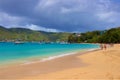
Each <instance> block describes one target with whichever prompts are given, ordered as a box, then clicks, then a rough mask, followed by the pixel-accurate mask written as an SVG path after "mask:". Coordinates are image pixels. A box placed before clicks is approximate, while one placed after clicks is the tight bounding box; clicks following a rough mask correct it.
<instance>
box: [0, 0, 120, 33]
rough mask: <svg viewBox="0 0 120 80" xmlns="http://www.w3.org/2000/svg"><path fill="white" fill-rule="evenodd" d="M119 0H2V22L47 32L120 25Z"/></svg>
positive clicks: (83, 30) (99, 28)
mask: <svg viewBox="0 0 120 80" xmlns="http://www.w3.org/2000/svg"><path fill="white" fill-rule="evenodd" d="M119 18H120V0H0V25H1V26H5V27H6V28H14V27H21V28H29V29H32V30H42V31H47V32H86V31H93V30H105V29H110V28H113V27H119V26H120V20H119Z"/></svg>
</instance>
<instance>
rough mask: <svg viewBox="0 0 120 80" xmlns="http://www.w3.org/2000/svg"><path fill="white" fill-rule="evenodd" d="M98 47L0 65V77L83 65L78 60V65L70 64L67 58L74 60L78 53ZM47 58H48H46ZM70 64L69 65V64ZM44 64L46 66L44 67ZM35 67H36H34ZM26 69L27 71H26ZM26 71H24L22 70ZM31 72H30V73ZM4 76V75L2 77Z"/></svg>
mask: <svg viewBox="0 0 120 80" xmlns="http://www.w3.org/2000/svg"><path fill="white" fill-rule="evenodd" d="M97 50H99V49H90V50H87V51H83V52H75V53H72V54H67V55H64V56H58V57H57V58H54V59H51V60H45V61H44V60H43V61H38V62H33V63H30V64H20V65H18V64H16V65H10V66H5V67H1V68H0V79H1V78H2V79H9V78H12V79H16V78H17V79H19V78H21V77H26V76H30V75H32V76H33V75H38V73H39V74H46V73H49V72H56V71H60V70H64V69H65V68H75V67H80V66H84V64H83V63H82V62H81V61H79V62H78V63H80V64H79V65H78V64H77V63H75V64H77V65H73V63H72V64H71V62H70V61H69V60H73V61H74V62H76V60H77V58H76V56H78V55H84V54H87V53H89V52H94V51H97ZM47 59H49V58H47ZM64 61H65V63H66V64H68V66H66V65H63V64H64V63H63V62H64ZM53 63H54V64H57V65H56V66H53V65H54V64H53ZM60 64H62V65H63V67H62V68H61V67H60V66H61V65H60ZM69 65H70V66H69ZM45 66H46V67H45ZM47 66H49V67H52V69H51V68H49V69H48V71H47V70H46V69H47V68H48V67H47ZM28 67H29V68H30V70H29V71H30V72H29V71H28V70H27V68H28ZM36 67H37V68H36ZM26 70H27V71H26ZM31 70H33V71H34V70H35V71H36V70H42V71H41V72H38V73H35V74H33V73H32V72H31ZM24 71H26V72H24ZM30 73H31V74H30ZM6 74H9V75H6ZM20 74H23V75H20ZM14 75H17V76H14ZM4 76H5V77H4Z"/></svg>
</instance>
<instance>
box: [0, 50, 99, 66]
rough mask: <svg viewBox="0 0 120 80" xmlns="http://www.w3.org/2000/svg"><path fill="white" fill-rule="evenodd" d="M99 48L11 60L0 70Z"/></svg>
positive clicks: (3, 64)
mask: <svg viewBox="0 0 120 80" xmlns="http://www.w3.org/2000/svg"><path fill="white" fill-rule="evenodd" d="M99 49H100V48H93V49H92V48H91V49H88V50H86V49H83V50H77V51H73V52H65V53H62V54H59V55H54V56H48V57H43V58H41V57H38V56H37V57H36V56H33V57H28V58H27V59H26V58H22V59H17V60H16V61H15V60H11V62H13V63H9V62H6V63H4V62H3V63H2V64H1V65H0V68H1V67H6V66H14V65H27V64H34V63H40V62H45V61H49V60H54V59H57V58H61V57H65V56H70V55H75V54H78V53H79V54H84V53H88V52H89V51H95V50H99Z"/></svg>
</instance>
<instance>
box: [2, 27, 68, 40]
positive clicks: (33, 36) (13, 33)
mask: <svg viewBox="0 0 120 80" xmlns="http://www.w3.org/2000/svg"><path fill="white" fill-rule="evenodd" d="M69 34H70V33H52V32H43V31H34V30H30V29H26V28H9V29H7V28H4V27H2V26H0V41H5V40H7V41H11V40H21V41H67V38H68V36H69Z"/></svg>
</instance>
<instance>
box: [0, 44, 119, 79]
mask: <svg viewBox="0 0 120 80" xmlns="http://www.w3.org/2000/svg"><path fill="white" fill-rule="evenodd" d="M119 49H120V44H116V45H114V47H110V48H107V49H106V50H94V51H88V52H83V53H77V54H72V55H68V56H64V57H60V58H55V59H52V60H48V61H45V62H37V63H31V64H23V65H14V66H12V65H11V66H8V67H1V68H0V79H1V80H3V79H9V80H18V79H19V80H93V79H94V80H95V79H96V80H98V79H103V80H120V63H119V61H120V50H119Z"/></svg>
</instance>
